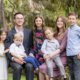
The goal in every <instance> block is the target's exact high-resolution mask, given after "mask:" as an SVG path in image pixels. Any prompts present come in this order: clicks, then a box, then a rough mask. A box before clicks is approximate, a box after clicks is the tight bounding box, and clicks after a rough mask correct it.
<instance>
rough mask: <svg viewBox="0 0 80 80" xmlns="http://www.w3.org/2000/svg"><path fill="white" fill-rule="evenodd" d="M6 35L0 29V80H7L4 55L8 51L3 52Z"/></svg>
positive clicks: (5, 32)
mask: <svg viewBox="0 0 80 80" xmlns="http://www.w3.org/2000/svg"><path fill="white" fill-rule="evenodd" d="M6 35H7V31H5V30H4V29H0V64H1V65H0V80H8V71H7V59H6V56H5V54H6V53H7V52H8V51H9V49H7V50H4V41H5V39H6Z"/></svg>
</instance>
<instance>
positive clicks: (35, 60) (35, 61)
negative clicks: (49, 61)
mask: <svg viewBox="0 0 80 80" xmlns="http://www.w3.org/2000/svg"><path fill="white" fill-rule="evenodd" d="M23 59H24V61H25V62H29V63H32V65H33V67H34V69H36V68H37V67H39V66H40V63H39V62H38V61H37V59H36V58H35V57H31V56H27V58H25V57H23Z"/></svg>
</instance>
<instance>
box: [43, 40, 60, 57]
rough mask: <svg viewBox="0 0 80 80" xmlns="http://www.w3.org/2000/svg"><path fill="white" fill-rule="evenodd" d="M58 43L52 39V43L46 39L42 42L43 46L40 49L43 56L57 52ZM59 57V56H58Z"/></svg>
mask: <svg viewBox="0 0 80 80" xmlns="http://www.w3.org/2000/svg"><path fill="white" fill-rule="evenodd" d="M59 47H60V46H59V43H58V41H57V40H56V39H54V40H53V41H49V40H48V39H46V40H45V41H44V42H43V45H42V47H41V51H42V52H43V53H44V54H47V55H48V54H51V53H53V52H54V51H55V50H57V49H58V48H59ZM58 56H59V55H58Z"/></svg>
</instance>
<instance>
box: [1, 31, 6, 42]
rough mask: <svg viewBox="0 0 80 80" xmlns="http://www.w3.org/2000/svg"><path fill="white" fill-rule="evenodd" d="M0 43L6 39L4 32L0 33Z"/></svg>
mask: <svg viewBox="0 0 80 80" xmlns="http://www.w3.org/2000/svg"><path fill="white" fill-rule="evenodd" d="M0 38H1V41H4V40H5V39H6V32H2V33H1V35H0Z"/></svg>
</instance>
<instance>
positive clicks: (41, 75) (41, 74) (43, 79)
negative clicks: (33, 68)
mask: <svg viewBox="0 0 80 80" xmlns="http://www.w3.org/2000/svg"><path fill="white" fill-rule="evenodd" d="M39 80H46V79H45V74H43V73H41V72H39Z"/></svg>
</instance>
